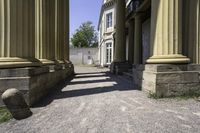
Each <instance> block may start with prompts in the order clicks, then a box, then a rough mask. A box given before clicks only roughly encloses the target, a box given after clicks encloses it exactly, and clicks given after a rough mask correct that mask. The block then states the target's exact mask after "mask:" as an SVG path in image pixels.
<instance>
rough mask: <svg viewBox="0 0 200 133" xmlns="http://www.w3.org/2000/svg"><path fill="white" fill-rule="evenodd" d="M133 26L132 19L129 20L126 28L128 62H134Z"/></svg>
mask: <svg viewBox="0 0 200 133" xmlns="http://www.w3.org/2000/svg"><path fill="white" fill-rule="evenodd" d="M134 26H135V23H134V20H130V21H129V28H128V30H129V31H128V62H129V63H130V64H133V63H134Z"/></svg>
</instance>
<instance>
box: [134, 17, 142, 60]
mask: <svg viewBox="0 0 200 133" xmlns="http://www.w3.org/2000/svg"><path fill="white" fill-rule="evenodd" d="M134 36H135V37H134V64H141V63H142V20H141V14H136V16H135V34H134Z"/></svg>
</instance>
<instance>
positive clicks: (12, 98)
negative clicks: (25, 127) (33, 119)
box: [2, 89, 32, 120]
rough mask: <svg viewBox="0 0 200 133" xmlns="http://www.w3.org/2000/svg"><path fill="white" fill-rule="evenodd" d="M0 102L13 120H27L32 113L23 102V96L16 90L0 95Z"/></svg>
mask: <svg viewBox="0 0 200 133" xmlns="http://www.w3.org/2000/svg"><path fill="white" fill-rule="evenodd" d="M2 100H3V102H4V104H5V105H6V107H7V108H8V110H9V111H10V113H11V114H12V116H13V118H15V119H16V120H21V119H25V118H28V117H29V116H31V115H32V112H31V110H30V108H29V106H28V105H27V103H26V102H25V99H24V97H23V94H22V93H21V92H20V91H19V90H17V89H8V90H6V91H5V92H4V93H3V94H2Z"/></svg>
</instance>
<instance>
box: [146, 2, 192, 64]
mask: <svg viewBox="0 0 200 133" xmlns="http://www.w3.org/2000/svg"><path fill="white" fill-rule="evenodd" d="M151 2H152V4H151V6H152V17H151V54H152V57H151V58H150V59H148V60H147V63H156V64H162V63H164V64H165V63H189V62H190V59H189V58H187V57H186V56H183V55H182V0H152V1H151Z"/></svg>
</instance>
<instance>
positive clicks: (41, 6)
mask: <svg viewBox="0 0 200 133" xmlns="http://www.w3.org/2000/svg"><path fill="white" fill-rule="evenodd" d="M35 4H36V14H37V15H36V46H37V50H36V51H35V52H36V57H37V58H38V59H40V61H41V62H42V63H43V64H54V61H55V0H36V1H35Z"/></svg>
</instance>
